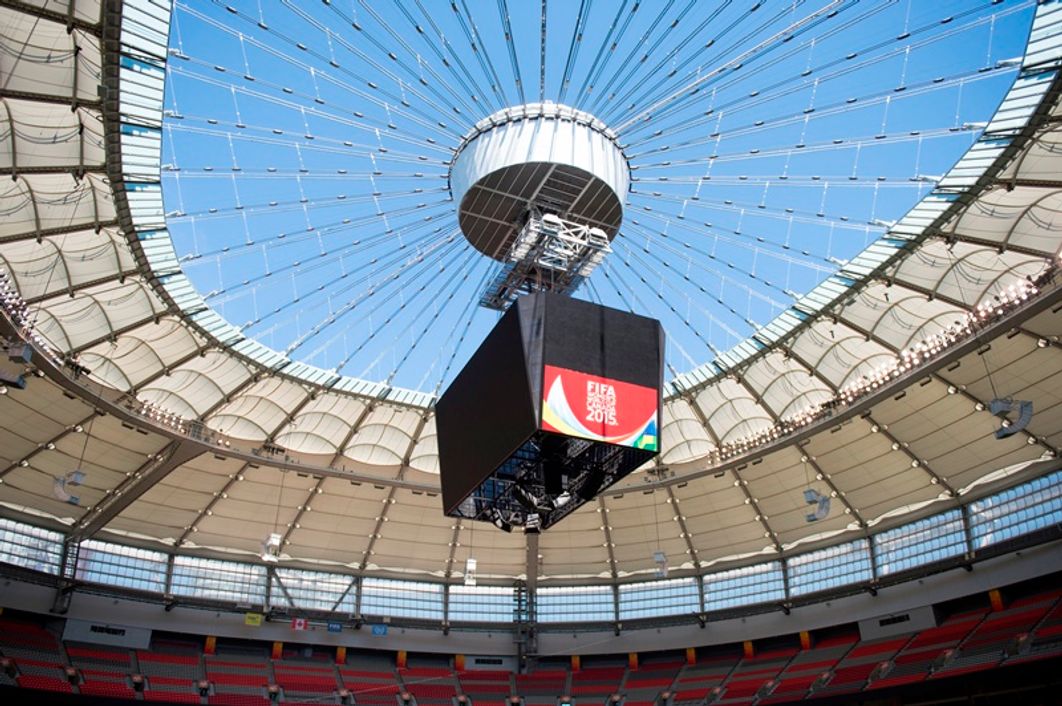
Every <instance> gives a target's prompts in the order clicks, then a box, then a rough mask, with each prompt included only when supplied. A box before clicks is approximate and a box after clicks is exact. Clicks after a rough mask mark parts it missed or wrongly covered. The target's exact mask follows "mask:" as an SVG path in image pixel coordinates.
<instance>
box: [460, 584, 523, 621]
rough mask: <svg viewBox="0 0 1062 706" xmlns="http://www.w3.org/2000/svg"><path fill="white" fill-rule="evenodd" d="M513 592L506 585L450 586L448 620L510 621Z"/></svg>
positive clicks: (514, 604) (512, 607)
mask: <svg viewBox="0 0 1062 706" xmlns="http://www.w3.org/2000/svg"><path fill="white" fill-rule="evenodd" d="M513 594H514V592H513V589H512V588H509V587H506V586H450V621H451V622H484V623H487V622H489V623H510V622H512V620H513V609H514V608H515V607H516V603H515V599H514V596H513Z"/></svg>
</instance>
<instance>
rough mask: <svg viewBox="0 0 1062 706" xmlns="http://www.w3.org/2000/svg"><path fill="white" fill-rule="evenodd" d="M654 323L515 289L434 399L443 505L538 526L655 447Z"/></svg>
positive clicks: (659, 348) (657, 375) (658, 339)
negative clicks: (478, 343)
mask: <svg viewBox="0 0 1062 706" xmlns="http://www.w3.org/2000/svg"><path fill="white" fill-rule="evenodd" d="M663 360H664V334H663V329H662V328H661V326H660V322H659V321H656V320H655V319H649V318H646V317H644V316H638V315H636V314H630V313H627V312H624V311H619V310H618V309H610V308H608V307H604V306H599V305H597V304H592V303H590V302H585V301H581V300H578V299H571V298H569V297H566V296H563V295H559V294H551V293H548V292H544V293H537V294H530V295H527V296H524V297H521V298H519V299H518V300H517V301H516V302H515V303H514V304H513V305H512V306H511V307H510V308H509V310H508V311H507V312H506V313H505V314H504V315H503V316H502V318H501V320H500V321H498V324H497V325H496V326H495V327H494V330H493V331H491V333H490V334H489V335H488V336H487V338H486V340H484V341H483V344H482V345H481V346H480V347H479V349H478V350H477V351H476V352H475V353H474V354H473V355H472V357H471V359H470V360H469V361H468V364H467V365H465V367H464V369H463V370H462V371H461V372H460V373H459V374H458V375H457V377H456V378H455V379H454V381H453V382H452V383H451V384H450V387H449V388H448V389H447V390H446V392H445V393H444V394H443V396H442V397H441V398H440V399H439V401H438V403H437V405H436V408H435V414H436V426H437V430H438V440H439V464H440V475H441V480H442V495H443V507H444V509H445V512H446V514H447V515H449V516H451V517H462V518H467V519H473V520H482V521H486V522H491V523H493V524H494V525H496V526H498V527H500V528H502V529H504V530H507V531H511V530H512V528H513V527H524V528H525V529H526V530H527V531H536V530H538V529H545V528H547V527H549V526H550V525H552V524H554V523H556V522H557V521H559V520H560V519H562V518H563V517H565V516H566V515H567V514H569V513H570V512H572V511H573V510H575V509H576V508H577V507H579V506H580V505H582V504H583V503H585V502H586V501H587V500H590V499H592V498H594V497H595V496H596V495H597V494H598V493H599V492H600V491H601V490H603V489H605V488H607V487H609V486H610V485H612V484H613V483H615V482H616V481H618V480H619V479H621V478H623V477H624V476H626V475H627V474H629V473H630V472H631V471H633V470H634V469H635V468H637V467H638V466H640V465H642V464H643V463H645V462H646V461H648V460H649V459H651V458H653V456H655V455H656V454H657V453H658V452H659V449H660V408H661V397H660V390H661V387H662V384H663V373H664V366H663Z"/></svg>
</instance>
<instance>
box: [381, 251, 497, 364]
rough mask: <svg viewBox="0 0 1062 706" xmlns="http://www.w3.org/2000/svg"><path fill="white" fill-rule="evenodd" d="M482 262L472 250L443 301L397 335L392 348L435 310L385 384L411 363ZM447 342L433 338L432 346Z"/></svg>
mask: <svg viewBox="0 0 1062 706" xmlns="http://www.w3.org/2000/svg"><path fill="white" fill-rule="evenodd" d="M481 262H482V259H481V256H480V254H479V253H478V252H477V251H476V250H474V249H470V250H469V251H468V252H467V253H466V254H465V257H464V259H463V260H462V262H461V263H460V264H459V265H457V272H458V274H459V276H458V277H454V278H453V280H452V284H453V286H452V287H451V288H450V290H449V292H445V290H444V291H441V292H440V294H445V296H444V297H443V298H442V300H441V301H440V300H439V299H438V298H434V299H433V301H432V305H433V306H426V307H423V308H422V309H421V310H420V311H419V312H418V313H417V314H416V315H415V316H413V317H411V318H410V321H409V323H408V324H407V325H406V327H405V328H403V329H402V330H401V331H399V332H398V333H397V334H395V337H394V339H393V341H392V347H393V346H397V345H398V341H399V339H400V338H403V337H404V336H405V335H407V334H408V333H409V331H410V330H411V329H412V328H413V325H414V323H415V322H417V321H418V320H419V319H420V318H421V317H422V316H423V314H424V313H425V312H427V311H429V310H431V309H434V312H433V313H432V315H431V316H430V317H429V319H428V321H427V322H426V323H425V324H424V326H423V327H421V329H420V330H419V331H418V332H417V333H416V335H414V336H413V337H412V340H411V342H410V344H409V345H408V346H406V349H405V352H404V353H403V354H402V357H401V358H400V359H399V360H398V362H397V363H395V367H394V368H393V369H392V370H391V372H390V374H389V375H388V376H387V380H386V381H385V383H384V384H386V385H391V384H392V383H393V382H394V380H395V376H396V375H398V371H399V370H401V369H402V366H403V365H405V364H406V363H407V362H408V361H409V359H410V357H411V356H412V355H413V352H414V351H415V350H416V349H417V346H418V345H419V344H420V343H421V342H423V341H424V340H426V339H427V337H428V332H429V331H431V330H432V328H433V327H434V326H435V325H436V324H437V323H438V322H439V320H440V318H441V314H442V312H443V311H444V310H445V309H446V308H447V307H448V306H449V305H450V303H452V302H453V300H454V296H455V295H456V294H457V292H458V291H459V290H460V289H461V287H462V285H464V284H465V283H466V282H468V278H469V276H471V274H472V272H473V270H475V266H476V265H477V264H480V263H481ZM446 269H447V268H446V266H440V269H439V276H440V277H443V276H445V275H444V273H445V272H446ZM410 301H412V298H411V299H410ZM407 303H408V302H407ZM403 306H406V303H403ZM453 333H454V330H453V329H451V330H450V331H449V335H451V336H452V335H453ZM447 340H448V337H447V338H443V339H442V340H440V339H439V338H432V345H433V346H434V345H439V347H440V348H441V347H443V346H445V344H446V341H447ZM381 355H382V353H381ZM362 377H365V376H364V375H363V376H362Z"/></svg>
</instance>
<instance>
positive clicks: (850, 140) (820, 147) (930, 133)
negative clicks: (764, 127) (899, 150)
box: [628, 126, 979, 166]
mask: <svg viewBox="0 0 1062 706" xmlns="http://www.w3.org/2000/svg"><path fill="white" fill-rule="evenodd" d="M975 130H979V128H974V127H970V126H966V127H959V128H955V127H941V128H930V129H928V130H911V131H909V132H905V133H897V134H892V135H890V134H888V133H878V134H876V135H865V136H860V137H847V138H835V139H832V140H830V141H828V142H813V143H797V144H795V145H788V146H785V147H775V148H768V149H762V148H752V149H745V150H742V151H741V152H723V153H713V154H710V155H708V156H707V160H708V161H711V162H714V163H716V164H724V163H726V162H746V161H749V160H754V159H763V158H765V157H787V156H792V155H801V154H814V153H815V152H826V151H830V150H844V149H851V148H853V147H868V146H870V145H881V144H896V143H903V142H918V141H919V140H931V139H936V138H940V137H954V136H956V135H959V134H962V133H970V132H972V131H975ZM712 142H714V140H698V141H697V142H695V143H693V144H681V145H676V146H672V145H664V146H662V147H654V148H652V149H649V150H646V151H645V152H639V153H637V154H632V155H628V159H629V160H630V161H632V162H634V161H636V160H639V159H644V158H646V157H649V156H652V155H656V154H663V153H665V152H666V153H667V154H669V155H670V154H675V153H681V152H682V151H683V150H685V149H688V148H691V147H702V146H704V145H705V144H710V143H712ZM704 161H705V157H704V156H701V158H700V159H699V160H696V161H692V160H688V161H686V162H670V163H671V164H676V163H700V162H704ZM638 166H642V165H640V164H639V165H638ZM645 166H656V164H650V165H645Z"/></svg>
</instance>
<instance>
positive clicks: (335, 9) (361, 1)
mask: <svg viewBox="0 0 1062 706" xmlns="http://www.w3.org/2000/svg"><path fill="white" fill-rule="evenodd" d="M359 4H360V5H361V6H362V8H364V9H365V11H366V12H368V13H369V15H370V16H372V17H373V19H375V20H376V21H377V22H378V23H379V24H380V26H381V27H382V28H383V30H384V31H385V32H387V33H388V34H389V35H390V36H391V38H392V39H394V40H395V41H396V42H398V44H399V45H400V46H401V47H402V48H403V49H405V50H406V52H408V53H409V54H410V55H411V56H413V58H414V59H416V61H417V67H418V68H422V69H423V70H425V71H427V72H428V73H429V74H430V75H431V77H432V78H433V79H435V81H436V82H437V83H439V85H441V86H442V87H443V88H445V89H446V91H447V92H448V93H449V94H451V95H452V96H453V98H454V99H455V100H456V101H457V102H459V103H460V104H461V105H462V106H463V107H464V109H465V110H466V111H467V112H468V113H469V114H471V115H472V116H473V117H471V118H470V120H469V122H475V114H476V112H477V109H476V108H474V107H473V106H471V105H469V104H468V103H467V102H465V97H464V96H462V95H461V94H459V93H458V92H457V91H455V90H453V87H452V86H451V85H450V83H449V82H448V81H446V80H445V79H444V78H443V77H442V76H441V75H439V73H438V72H437V71H436V70H435V68H434V67H433V66H432V65H431V64H429V63H427V62H426V61H424V60H423V59H421V56H420V54H418V53H417V52H416V51H415V50H414V49H413V47H412V45H410V43H409V42H407V41H406V40H405V39H404V38H403V37H402V35H401V34H400V33H399V32H397V31H396V30H395V29H394V28H393V27H391V25H390V23H389V22H387V20H385V19H384V18H383V17H382V16H381V15H380V13H378V12H377V11H376V10H374V9H373V7H372V5H371V4H369V3H367V2H365V0H359ZM328 7H330V8H331V9H332V11H333V12H335V13H336V14H338V15H339V16H340V17H343V18H345V19H346V20H347V22H348V23H349V24H350V25H351V26H352V27H354V28H355V29H358V28H359V27H360V23H358V22H356V21H355V20H354V19H353V18H351V17H349V16H348V15H347V14H346V13H344V12H343V11H342V10H340V9H339V8H338V7H336V5H335V4H334V3H330V4H329V5H328ZM361 31H362V32H363V33H364V34H365V36H367V37H369V38H370V41H372V42H373V44H375V45H376V46H377V47H378V48H379V49H380V50H381V51H383V52H385V53H387V55H388V57H389V58H392V56H393V52H390V51H389V50H388V49H387V47H385V46H383V44H382V43H380V42H378V41H377V40H376V39H375V38H373V37H372V35H370V34H369V33H368V31H366V30H364V29H361ZM392 60H393V61H396V62H397V61H398V59H397V58H392ZM402 66H403V67H404V68H405V69H406V71H407V72H408V73H410V74H411V75H413V76H414V77H416V79H417V81H419V82H420V84H421V85H425V79H424V77H423V76H420V75H419V74H418V72H416V71H413V70H412V69H411V68H409V67H408V66H406V65H405V64H402ZM433 92H434V91H433ZM434 93H435V95H436V96H437V97H439V98H440V99H441V98H442V96H441V95H439V94H438V92H434ZM454 110H455V112H456V106H454Z"/></svg>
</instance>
